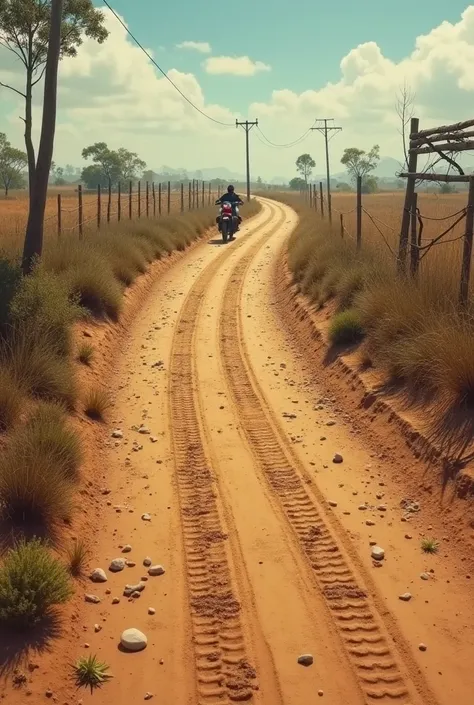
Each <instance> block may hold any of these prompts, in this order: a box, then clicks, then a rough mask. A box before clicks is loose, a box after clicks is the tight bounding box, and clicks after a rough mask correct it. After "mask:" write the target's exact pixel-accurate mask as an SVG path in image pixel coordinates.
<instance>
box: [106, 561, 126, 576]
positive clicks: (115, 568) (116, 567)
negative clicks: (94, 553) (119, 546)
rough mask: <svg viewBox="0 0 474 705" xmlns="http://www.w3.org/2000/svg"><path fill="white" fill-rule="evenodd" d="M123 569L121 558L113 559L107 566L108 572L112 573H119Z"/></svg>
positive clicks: (123, 564)
mask: <svg viewBox="0 0 474 705" xmlns="http://www.w3.org/2000/svg"><path fill="white" fill-rule="evenodd" d="M124 568H125V560H124V559H123V558H114V560H113V561H112V562H111V564H110V565H109V570H110V571H111V572H112V573H120V571H121V570H123V569H124Z"/></svg>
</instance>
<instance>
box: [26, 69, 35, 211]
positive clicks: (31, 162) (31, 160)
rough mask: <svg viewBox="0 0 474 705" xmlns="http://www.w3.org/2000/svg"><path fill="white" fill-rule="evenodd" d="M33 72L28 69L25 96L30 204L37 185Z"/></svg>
mask: <svg viewBox="0 0 474 705" xmlns="http://www.w3.org/2000/svg"><path fill="white" fill-rule="evenodd" d="M32 83H33V74H32V71H31V69H27V70H26V97H25V146H26V154H27V156H28V188H29V199H30V206H31V201H32V198H33V191H34V187H35V168H36V159H35V148H34V146H33V139H32V137H31V129H32V123H33V121H32V116H31V103H32V100H33V86H32Z"/></svg>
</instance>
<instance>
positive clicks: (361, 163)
mask: <svg viewBox="0 0 474 705" xmlns="http://www.w3.org/2000/svg"><path fill="white" fill-rule="evenodd" d="M379 161H380V147H379V145H378V144H376V145H374V146H373V147H372V149H371V150H370V151H368V152H366V151H364V150H363V149H358V148H357V147H347V148H346V149H345V150H344V154H343V155H342V158H341V164H343V165H344V166H345V167H346V169H347V173H348V175H349V178H350V180H351V181H352V182H353V184H354V185H355V184H356V183H357V179H358V177H361V178H362V193H375V192H376V191H377V189H378V184H377V177H376V176H374V174H373V172H374V171H375V169H376V168H377V165H378V163H379ZM295 166H296V171H297V172H298V173H299V174H300V176H295V177H294V178H293V179H291V181H290V183H289V186H290V188H291V189H292V190H294V191H302V190H304V189H307V188H308V183H309V182H310V179H311V175H312V173H313V169H314V167H315V166H316V162H315V161H314V159H313V158H312V156H311V155H310V154H301V155H300V156H299V157H298V159H297V160H296V162H295ZM338 189H339V190H341V191H342V190H350V189H351V186H350V185H349V184H344V183H342V184H338Z"/></svg>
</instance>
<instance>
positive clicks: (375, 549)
mask: <svg viewBox="0 0 474 705" xmlns="http://www.w3.org/2000/svg"><path fill="white" fill-rule="evenodd" d="M371 555H372V558H373V559H374V561H383V559H384V558H385V551H384V550H383V548H380V546H372V553H371Z"/></svg>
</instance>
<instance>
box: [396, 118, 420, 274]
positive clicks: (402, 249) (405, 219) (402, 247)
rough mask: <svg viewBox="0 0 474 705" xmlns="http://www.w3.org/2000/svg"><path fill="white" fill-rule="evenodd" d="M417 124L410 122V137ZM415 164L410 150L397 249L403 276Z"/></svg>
mask: <svg viewBox="0 0 474 705" xmlns="http://www.w3.org/2000/svg"><path fill="white" fill-rule="evenodd" d="M419 124H420V121H419V120H418V118H412V119H411V120H410V135H413V134H415V133H417V132H418V126H419ZM417 162H418V155H417V153H416V152H415V151H414V150H412V149H410V156H409V157H408V178H407V188H406V191H405V204H404V207H403V214H402V227H401V229H400V244H399V247H398V272H399V273H400V274H405V272H406V266H407V251H408V234H409V230H410V214H411V206H412V203H413V197H414V195H415V187H416V178H415V173H416V166H417Z"/></svg>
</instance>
